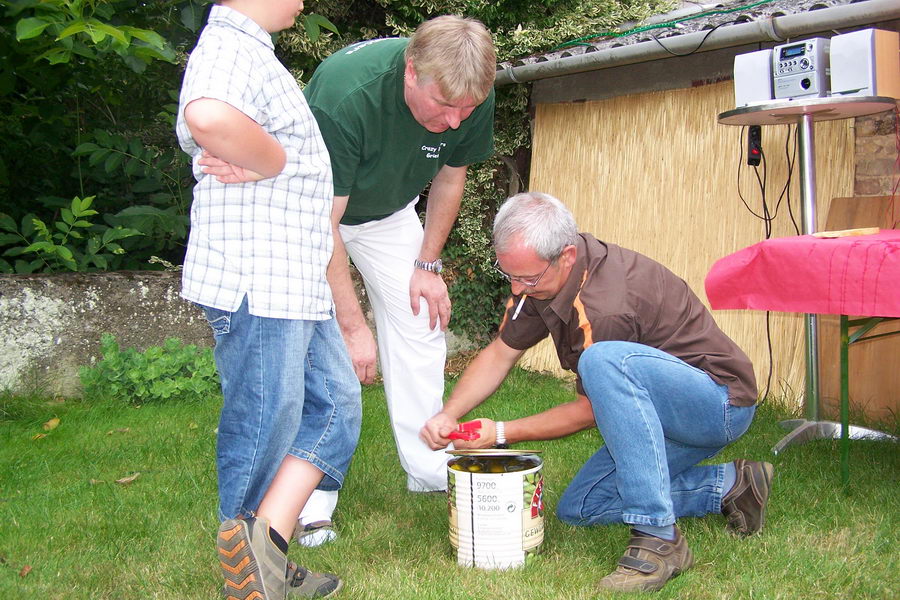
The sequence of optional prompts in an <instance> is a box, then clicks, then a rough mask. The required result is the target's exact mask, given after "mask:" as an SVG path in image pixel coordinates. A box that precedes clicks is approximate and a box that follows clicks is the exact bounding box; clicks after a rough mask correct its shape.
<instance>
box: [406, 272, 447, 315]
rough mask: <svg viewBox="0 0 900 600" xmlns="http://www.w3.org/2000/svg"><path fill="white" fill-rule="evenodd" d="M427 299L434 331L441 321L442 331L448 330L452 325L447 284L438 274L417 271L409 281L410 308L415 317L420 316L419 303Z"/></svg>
mask: <svg viewBox="0 0 900 600" xmlns="http://www.w3.org/2000/svg"><path fill="white" fill-rule="evenodd" d="M421 298H425V302H427V303H428V317H429V323H430V326H431V328H432V329H434V328H435V325H436V324H437V323H438V321H440V324H441V329H442V330H446V329H447V325H448V324H449V323H450V296H449V295H448V294H447V284H446V283H444V280H443V279H442V278H441V276H440V275H439V274H437V273H431V272H429V271H425V270H423V269H415V270H414V271H413V275H412V278H411V279H410V280H409V306H410V308H412V312H413V314H414V315H418V314H419V302H420V299H421Z"/></svg>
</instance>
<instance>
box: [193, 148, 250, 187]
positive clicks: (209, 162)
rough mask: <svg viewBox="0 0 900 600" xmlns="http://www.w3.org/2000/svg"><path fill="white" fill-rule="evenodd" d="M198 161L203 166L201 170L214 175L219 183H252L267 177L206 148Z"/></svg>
mask: <svg viewBox="0 0 900 600" xmlns="http://www.w3.org/2000/svg"><path fill="white" fill-rule="evenodd" d="M197 162H198V163H199V164H200V165H201V166H202V167H203V169H201V170H202V171H203V172H204V173H206V174H207V175H212V176H213V177H215V178H216V180H217V181H218V182H219V183H251V182H253V181H260V180H262V179H265V177H264V176H262V175H260V174H259V173H257V172H256V171H251V170H250V169H245V168H243V167H239V166H237V165H233V164H231V163H228V162H225V161H224V160H222V159H221V158H218V157H216V156H213V155H212V154H210V153H209V152H207V151H206V150H204V151H203V154H202V155H201V156H200V160H199V161H197Z"/></svg>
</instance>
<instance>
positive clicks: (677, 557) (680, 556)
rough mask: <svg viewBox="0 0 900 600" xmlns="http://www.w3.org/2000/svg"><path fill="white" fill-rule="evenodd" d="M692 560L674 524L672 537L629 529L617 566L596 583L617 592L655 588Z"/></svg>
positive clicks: (689, 566) (688, 549) (650, 590)
mask: <svg viewBox="0 0 900 600" xmlns="http://www.w3.org/2000/svg"><path fill="white" fill-rule="evenodd" d="M693 564H694V555H693V554H692V553H691V549H690V548H688V545H687V542H686V541H685V539H684V536H683V535H681V531H679V529H678V527H675V539H674V540H672V541H668V540H664V539H661V538H658V537H654V536H652V535H647V534H646V533H641V532H640V531H637V530H636V529H632V530H631V539H630V540H628V548H626V550H625V554H623V555H622V558H620V559H619V564H618V565H617V566H616V570H615V571H613V572H612V573H610V574H609V575H607V576H606V577H604V578H603V579H601V580H600V583H599V584H598V585H599V587H600V588H602V589H604V590H613V591H618V592H655V591H656V590H660V589H662V588H663V586H664V585H666V582H667V581H669V580H670V579H672V578H673V577H675V576H676V575H679V574H681V573H683V572H684V571H687V570H688V569H690V568H691V565H693Z"/></svg>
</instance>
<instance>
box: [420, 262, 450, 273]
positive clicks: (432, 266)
mask: <svg viewBox="0 0 900 600" xmlns="http://www.w3.org/2000/svg"><path fill="white" fill-rule="evenodd" d="M414 264H415V265H416V268H417V269H422V270H423V271H429V272H431V273H440V272H441V271H443V270H444V263H442V262H441V259H437V260H433V261H431V262H425V261H423V260H419V259H416V260H415V261H414Z"/></svg>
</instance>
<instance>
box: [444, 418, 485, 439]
mask: <svg viewBox="0 0 900 600" xmlns="http://www.w3.org/2000/svg"><path fill="white" fill-rule="evenodd" d="M478 429H481V421H479V420H477V419H476V420H475V421H466V422H465V423H460V424H459V426H458V427H457V428H456V431H451V432H450V435H448V436H447V437H449V438H450V439H451V440H466V441H469V442H471V441H472V440H477V439H478V438H480V437H481V434H480V433H478V431H477V430H478Z"/></svg>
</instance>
